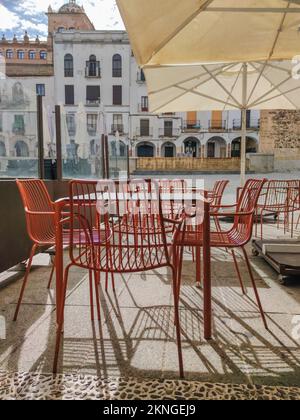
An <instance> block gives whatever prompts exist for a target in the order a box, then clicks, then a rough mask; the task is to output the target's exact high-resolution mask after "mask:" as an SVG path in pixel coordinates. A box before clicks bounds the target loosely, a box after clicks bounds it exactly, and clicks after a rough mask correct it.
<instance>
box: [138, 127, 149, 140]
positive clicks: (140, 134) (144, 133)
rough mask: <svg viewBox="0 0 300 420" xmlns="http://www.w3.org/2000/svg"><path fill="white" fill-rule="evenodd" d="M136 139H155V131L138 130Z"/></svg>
mask: <svg viewBox="0 0 300 420" xmlns="http://www.w3.org/2000/svg"><path fill="white" fill-rule="evenodd" d="M135 137H149V138H151V137H153V129H152V128H149V129H146V128H137V129H136V131H135Z"/></svg>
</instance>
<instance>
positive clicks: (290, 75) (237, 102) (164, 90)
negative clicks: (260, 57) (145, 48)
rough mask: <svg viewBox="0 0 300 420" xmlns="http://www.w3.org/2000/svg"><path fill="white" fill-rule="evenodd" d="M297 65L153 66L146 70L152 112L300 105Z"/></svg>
mask: <svg viewBox="0 0 300 420" xmlns="http://www.w3.org/2000/svg"><path fill="white" fill-rule="evenodd" d="M295 69H297V67H296V66H294V65H293V63H292V62H291V61H281V62H249V63H240V64H236V63H232V64H213V65H212V64H207V65H195V66H192V65H184V66H160V67H159V68H158V67H157V68H151V69H150V68H149V69H146V70H145V73H146V78H147V85H148V91H149V102H150V108H151V110H152V112H176V111H179V112H183V111H193V110H195V109H196V110H199V111H209V110H224V111H226V110H232V109H241V110H242V109H243V108H246V109H299V108H300V82H299V76H298V74H297V73H296V70H295ZM244 89H245V90H244Z"/></svg>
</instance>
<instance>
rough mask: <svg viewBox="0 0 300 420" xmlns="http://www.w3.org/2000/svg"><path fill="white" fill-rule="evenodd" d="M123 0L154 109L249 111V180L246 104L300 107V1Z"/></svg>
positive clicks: (243, 160) (122, 9)
mask: <svg viewBox="0 0 300 420" xmlns="http://www.w3.org/2000/svg"><path fill="white" fill-rule="evenodd" d="M117 3H118V6H119V9H120V12H121V14H122V17H123V20H124V22H125V25H126V28H127V30H128V33H129V36H130V40H131V44H132V48H133V51H134V53H135V56H136V58H137V61H138V64H139V65H140V66H141V67H142V68H143V69H144V72H145V74H146V80H147V85H148V90H149V101H150V110H151V111H152V112H183V111H193V110H199V111H201V110H219V109H221V110H222V109H224V110H229V109H240V110H241V111H242V130H241V138H242V141H241V178H242V179H241V181H242V184H243V183H244V180H245V169H246V113H247V109H298V108H299V107H300V100H299V99H298V97H299V90H298V89H299V88H300V84H299V80H298V77H297V74H296V73H297V71H295V74H293V63H292V61H291V60H292V59H293V58H294V57H295V56H297V54H299V52H300V30H299V28H300V1H299V0H294V1H289V0H259V1H257V0H243V2H241V1H240V0H186V1H179V0H164V1H163V2H161V1H160V0H153V1H151V2H149V1H147V0H117ZM238 63H240V64H238ZM295 69H296V70H297V68H295ZM295 69H294V70H295ZM292 76H294V78H293V77H292Z"/></svg>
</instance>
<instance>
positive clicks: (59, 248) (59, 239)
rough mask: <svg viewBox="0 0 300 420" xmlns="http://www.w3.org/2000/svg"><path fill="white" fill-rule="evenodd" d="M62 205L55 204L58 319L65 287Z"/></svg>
mask: <svg viewBox="0 0 300 420" xmlns="http://www.w3.org/2000/svg"><path fill="white" fill-rule="evenodd" d="M61 218H62V215H61V206H60V205H56V206H55V233H56V234H55V253H56V255H55V269H56V320H57V322H58V318H59V308H60V305H61V299H62V289H63V287H62V286H63V270H64V266H63V232H62V230H63V229H62V224H61Z"/></svg>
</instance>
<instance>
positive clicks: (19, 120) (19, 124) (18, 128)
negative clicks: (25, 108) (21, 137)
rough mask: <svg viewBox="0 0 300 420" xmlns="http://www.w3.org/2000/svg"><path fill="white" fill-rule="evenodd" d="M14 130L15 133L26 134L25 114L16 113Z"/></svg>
mask: <svg viewBox="0 0 300 420" xmlns="http://www.w3.org/2000/svg"><path fill="white" fill-rule="evenodd" d="M12 131H13V133H15V134H25V123H24V117H23V115H15V117H14V124H13V130H12Z"/></svg>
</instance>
